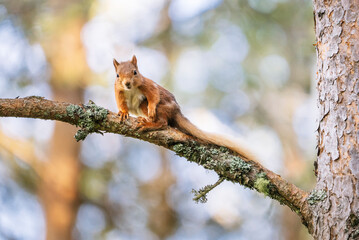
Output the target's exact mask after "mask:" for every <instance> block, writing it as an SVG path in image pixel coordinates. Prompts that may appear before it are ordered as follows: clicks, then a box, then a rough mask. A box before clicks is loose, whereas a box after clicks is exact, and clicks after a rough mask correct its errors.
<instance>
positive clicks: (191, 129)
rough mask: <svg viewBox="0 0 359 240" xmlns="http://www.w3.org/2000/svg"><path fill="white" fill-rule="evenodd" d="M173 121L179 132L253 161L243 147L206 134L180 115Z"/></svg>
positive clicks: (211, 134) (226, 139)
mask: <svg viewBox="0 0 359 240" xmlns="http://www.w3.org/2000/svg"><path fill="white" fill-rule="evenodd" d="M175 121H176V125H177V128H179V130H181V131H182V132H185V133H187V134H190V135H192V136H194V137H196V138H198V139H200V140H202V141H204V142H208V143H212V144H215V145H219V146H223V147H227V148H229V149H231V150H233V151H235V152H236V153H238V154H239V155H240V156H242V157H243V158H245V159H248V160H254V156H253V155H252V154H251V153H250V152H249V151H248V150H246V149H245V148H244V147H241V146H239V145H238V144H236V143H235V142H234V141H232V140H230V139H228V138H226V137H224V136H221V135H218V134H214V133H207V132H204V131H202V130H200V129H199V128H197V127H196V126H195V125H193V124H192V123H191V122H190V121H189V120H188V119H187V118H186V117H185V116H183V115H182V114H181V113H178V114H177V115H176V116H175Z"/></svg>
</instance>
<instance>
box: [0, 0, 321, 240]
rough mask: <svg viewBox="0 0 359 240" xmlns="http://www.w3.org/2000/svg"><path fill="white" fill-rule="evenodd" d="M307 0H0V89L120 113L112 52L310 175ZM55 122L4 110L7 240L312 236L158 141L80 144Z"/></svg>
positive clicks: (1, 185) (223, 128)
mask: <svg viewBox="0 0 359 240" xmlns="http://www.w3.org/2000/svg"><path fill="white" fill-rule="evenodd" d="M314 43H315V38H314V29H313V14H312V2H311V1H310V0H247V1H246V0H242V1H239V0H225V1H224V0H195V1H193V0H172V1H170V0H152V1H148V0H136V1H129V0H81V1H74V0H62V1H58V0H21V1H18V0H0V62H1V64H0V97H1V98H14V97H17V96H20V97H24V96H30V95H39V96H44V97H46V98H49V99H54V100H59V101H67V102H72V103H84V102H87V101H88V100H89V99H91V100H93V101H94V102H95V103H96V104H98V105H100V106H103V107H106V108H108V109H110V110H111V111H114V112H117V109H116V103H115V98H114V92H113V83H114V80H115V71H114V68H113V65H112V59H113V58H114V57H115V58H116V59H117V60H119V61H125V60H129V59H130V58H131V57H132V55H133V54H136V56H137V58H138V62H139V70H140V72H141V73H142V74H143V75H144V76H146V77H149V78H151V79H153V80H154V81H156V82H158V83H159V84H161V85H163V86H164V87H166V88H167V89H169V90H170V91H171V92H173V93H174V94H175V96H176V97H177V100H178V102H179V104H180V105H181V106H182V108H183V110H184V112H185V114H186V115H187V116H188V117H189V118H190V119H191V120H192V121H193V122H194V123H196V124H197V125H199V126H200V127H201V128H202V129H205V130H208V131H215V132H219V133H222V134H228V135H232V136H237V137H238V136H241V138H243V139H245V142H246V143H247V145H248V146H250V147H251V149H252V150H253V152H255V153H256V155H257V156H258V158H259V159H260V160H261V162H262V163H263V165H265V166H266V167H267V168H269V169H271V170H273V171H275V172H276V173H278V174H281V175H282V176H283V177H285V178H286V179H288V180H290V181H292V182H294V183H295V184H297V185H299V186H300V187H302V188H304V189H307V190H308V189H310V188H311V186H312V185H313V183H314V173H313V169H314V167H313V161H314V159H315V157H316V154H315V144H316V139H315V131H316V124H315V119H316V96H315V84H314V80H313V79H314V78H313V76H314V72H315V49H314V46H313V44H314ZM75 131H76V129H75V128H74V127H72V126H70V125H66V124H64V123H60V122H54V121H43V120H34V119H14V118H2V119H0V239H26V240H32V239H33V240H38V239H51V240H52V239H70V238H73V239H86V240H87V239H108V240H115V239H126V240H127V239H150V240H152V239H153V240H156V239H168V240H180V239H221V240H230V239H251V240H253V239H254V240H257V239H279V240H282V239H283V240H284V239H291V240H296V239H311V238H310V237H309V234H308V233H307V230H306V229H305V228H304V227H303V226H301V223H300V220H299V218H298V217H297V216H296V215H295V214H294V213H292V212H291V211H290V210H289V209H288V208H287V207H282V206H280V205H279V204H277V203H276V202H274V201H272V200H270V199H269V198H266V197H264V196H263V195H260V194H258V193H256V192H254V191H250V190H248V189H244V188H243V187H242V186H240V185H238V184H232V183H229V182H225V183H223V184H221V185H220V186H218V187H217V188H216V189H214V190H213V191H212V192H211V193H210V194H209V195H208V202H207V203H205V204H196V203H195V202H194V201H193V200H192V197H193V195H192V194H191V190H192V189H196V190H198V189H199V188H202V187H204V186H205V185H206V184H213V183H214V182H215V181H216V180H217V178H218V177H217V175H216V174H215V173H213V172H208V171H206V170H204V169H203V168H202V167H199V166H197V165H196V164H193V163H189V162H187V161H186V160H185V159H181V158H180V157H178V156H175V155H174V154H173V153H172V152H169V151H167V150H164V149H161V148H159V147H157V146H154V145H151V144H149V143H146V142H141V141H138V140H134V139H128V138H124V137H122V136H119V135H114V134H105V135H104V136H101V135H99V134H92V135H91V136H89V137H88V138H87V139H86V140H85V141H84V142H81V143H77V142H76V141H75V140H74V137H73V136H74V134H75Z"/></svg>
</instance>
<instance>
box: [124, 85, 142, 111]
mask: <svg viewBox="0 0 359 240" xmlns="http://www.w3.org/2000/svg"><path fill="white" fill-rule="evenodd" d="M124 94H125V98H126V103H127V107H128V111H129V112H130V114H134V115H137V116H144V114H143V112H142V110H141V108H140V104H141V102H142V101H143V100H144V99H145V96H144V95H143V94H142V92H141V91H140V90H139V89H138V88H133V89H131V90H128V91H124Z"/></svg>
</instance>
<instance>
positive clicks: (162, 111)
mask: <svg viewBox="0 0 359 240" xmlns="http://www.w3.org/2000/svg"><path fill="white" fill-rule="evenodd" d="M113 64H114V66H115V69H116V74H117V78H116V82H115V97H116V102H117V107H118V109H119V113H118V114H119V115H120V117H121V121H122V120H124V119H126V118H127V117H128V113H132V114H135V115H138V116H141V115H143V116H145V117H147V119H146V118H143V117H141V118H139V122H140V123H139V127H141V130H158V129H162V128H164V127H166V126H172V127H176V128H178V129H179V130H180V131H182V132H184V133H187V134H190V135H192V136H194V137H196V138H198V139H200V140H202V141H204V142H206V143H213V144H216V145H219V146H224V147H227V148H229V149H231V150H233V151H235V152H237V153H238V154H239V155H241V156H242V157H244V158H246V159H253V157H252V156H251V154H249V152H248V151H247V150H245V149H244V148H242V147H240V146H238V145H237V144H235V143H234V142H232V141H231V140H229V139H227V138H224V137H222V136H219V135H216V134H211V133H206V132H204V131H202V130H200V129H199V128H197V127H196V126H195V125H193V124H192V123H191V122H190V121H189V120H188V119H187V118H186V117H184V116H183V115H182V113H181V109H180V107H179V105H178V103H177V102H176V99H175V97H174V96H173V94H172V93H170V92H169V91H167V90H166V89H165V88H163V87H161V86H160V85H158V84H157V83H155V82H153V81H152V80H150V79H148V78H145V77H143V76H142V75H141V74H140V73H139V71H138V67H137V59H136V56H133V57H132V59H131V61H127V62H121V63H118V62H117V61H116V60H115V59H114V60H113Z"/></svg>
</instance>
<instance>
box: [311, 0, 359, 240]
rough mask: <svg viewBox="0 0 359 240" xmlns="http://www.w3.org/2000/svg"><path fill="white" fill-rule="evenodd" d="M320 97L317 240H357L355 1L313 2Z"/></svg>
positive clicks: (358, 32)
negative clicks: (319, 195)
mask: <svg viewBox="0 0 359 240" xmlns="http://www.w3.org/2000/svg"><path fill="white" fill-rule="evenodd" d="M313 4H314V20H315V31H316V39H317V44H316V47H317V57H318V58H317V69H318V70H317V71H318V72H317V89H318V93H319V99H318V105H319V112H320V116H319V125H318V161H317V173H318V175H317V186H316V191H317V192H319V191H321V193H322V194H321V195H322V201H319V202H317V203H314V204H312V206H311V209H312V210H311V211H312V212H313V215H312V216H313V218H312V220H311V221H310V223H311V226H310V228H309V231H310V232H311V233H312V235H313V236H314V238H315V239H324V240H325V239H359V198H358V195H359V181H358V180H359V144H358V136H359V134H358V129H359V126H358V125H359V113H358V106H359V97H358V96H359V26H358V16H359V1H358V0H353V1H351V0H348V1H318V0H314V2H313Z"/></svg>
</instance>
